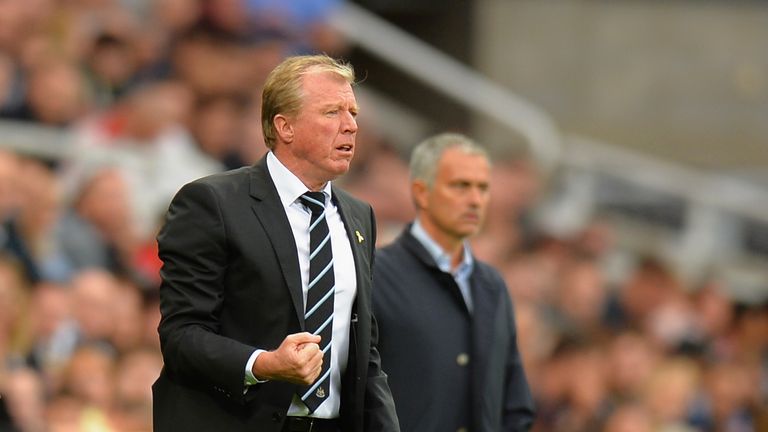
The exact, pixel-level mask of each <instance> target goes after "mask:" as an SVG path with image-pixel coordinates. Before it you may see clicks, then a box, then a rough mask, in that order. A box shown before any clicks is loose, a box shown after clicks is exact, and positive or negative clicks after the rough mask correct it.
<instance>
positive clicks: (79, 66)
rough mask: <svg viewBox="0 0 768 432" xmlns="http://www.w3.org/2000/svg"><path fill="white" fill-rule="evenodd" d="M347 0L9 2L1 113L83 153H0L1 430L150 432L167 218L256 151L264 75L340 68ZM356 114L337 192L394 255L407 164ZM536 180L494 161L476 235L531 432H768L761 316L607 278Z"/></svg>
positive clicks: (3, 24) (693, 288)
mask: <svg viewBox="0 0 768 432" xmlns="http://www.w3.org/2000/svg"><path fill="white" fill-rule="evenodd" d="M341 1H342V0H302V1H299V0H293V1H282V0H122V1H119V0H24V1H20V0H0V120H14V121H19V122H25V123H27V124H33V125H38V126H42V127H46V128H52V129H54V130H57V131H61V133H62V134H63V135H66V136H67V137H69V141H68V143H69V144H71V145H72V148H73V149H75V150H74V151H68V152H67V153H66V155H65V156H66V157H62V158H45V157H40V156H36V155H32V154H28V153H25V152H24V151H15V152H14V151H10V150H7V149H3V147H2V146H0V395H2V398H0V431H24V432H27V431H30V432H36V431H148V430H151V388H150V387H151V384H152V382H153V381H154V379H155V378H156V377H157V375H158V374H159V371H160V368H161V367H162V358H161V356H160V352H159V341H158V336H157V331H156V328H157V324H158V321H159V310H158V295H157V288H158V284H159V275H158V272H159V268H160V263H159V261H158V259H157V256H156V244H155V240H154V236H155V233H156V231H157V229H158V227H159V224H160V223H161V221H162V216H163V213H164V211H165V209H166V208H167V205H168V202H169V200H170V198H171V197H172V196H173V194H174V193H175V192H176V190H178V188H179V187H180V186H181V185H182V184H184V183H186V182H187V181H190V180H193V179H195V178H197V177H200V176H203V175H206V174H210V173H213V172H217V171H221V170H224V169H228V168H234V167H239V166H242V165H246V164H251V163H253V162H255V161H256V160H258V159H259V158H260V157H261V155H263V154H264V152H265V151H266V149H265V147H264V144H263V141H262V137H261V123H260V118H259V115H260V114H259V97H260V93H261V83H262V82H263V79H264V77H265V76H266V74H267V73H268V72H269V71H270V70H271V69H272V67H273V66H274V65H276V64H277V63H278V62H279V61H280V60H281V59H282V58H284V57H285V56H287V55H291V54H297V53H307V52H326V53H329V54H331V55H344V53H345V52H346V46H345V41H344V40H343V38H342V37H340V36H339V35H338V34H337V33H336V32H335V31H334V30H333V29H332V28H331V27H330V26H329V25H328V24H327V21H326V20H327V17H328V16H329V14H330V13H332V12H333V10H334V8H336V7H338V6H339V3H340V2H341ZM362 108H363V113H362V115H361V116H360V118H359V119H360V122H361V123H364V124H361V129H360V133H359V136H358V144H359V145H358V147H357V150H356V152H357V154H356V159H355V162H354V164H353V171H351V172H350V173H348V174H347V175H346V176H345V177H344V178H343V179H341V180H340V182H341V183H343V186H344V187H345V188H346V189H347V190H349V191H350V192H352V193H353V194H355V195H356V196H358V197H360V198H362V199H365V200H367V201H369V202H371V203H372V205H373V206H374V210H375V211H376V216H377V219H378V222H379V229H380V235H379V243H380V244H384V243H386V242H388V241H390V240H391V239H393V238H394V236H396V235H397V234H398V233H399V231H400V230H401V229H402V228H403V226H404V224H405V223H407V222H408V221H409V220H410V219H411V218H412V217H413V211H412V205H411V201H410V196H409V190H408V173H407V162H406V158H407V156H408V155H403V154H400V153H399V152H398V151H396V150H395V149H397V148H402V146H398V145H393V143H389V142H387V140H386V139H385V138H384V137H383V135H382V134H379V133H377V127H380V126H379V125H377V124H376V119H375V113H374V114H373V115H366V112H365V111H366V109H367V108H368V107H366V106H363V107H362ZM445 129H451V128H450V126H446V127H445ZM1 139H2V137H0V140H1ZM406 144H415V143H406ZM545 185H546V181H545V179H543V178H542V177H541V175H540V174H539V173H538V172H537V170H536V168H535V166H534V165H533V164H532V163H531V162H530V161H528V160H527V159H526V158H524V157H520V158H514V159H509V160H500V161H498V162H497V163H496V165H495V167H494V173H493V183H492V208H491V211H490V215H489V220H488V221H487V223H486V227H485V228H484V230H483V232H482V233H481V234H480V235H479V236H478V237H477V238H475V239H474V241H473V248H474V250H475V252H476V254H477V255H478V256H479V257H480V258H482V259H484V260H487V261H489V262H491V263H492V264H494V265H495V266H497V268H498V269H499V270H500V271H501V272H502V274H503V275H504V277H505V279H506V281H507V284H508V286H509V289H510V294H511V295H512V296H513V299H514V304H515V310H516V315H517V325H518V332H519V333H518V338H519V339H518V343H519V344H520V350H521V352H522V354H523V356H524V363H525V367H526V370H527V373H528V377H529V380H530V382H531V385H532V387H533V390H534V393H535V397H536V400H537V407H538V421H537V425H536V428H535V430H536V431H537V432H549V431H568V432H579V431H606V432H650V431H653V432H656V431H663V432H667V431H682V432H685V431H691V432H696V431H701V432H705V431H713V432H714V431H723V432H742V431H743V432H747V431H768V408H767V407H768V307H767V306H766V304H754V303H751V304H742V303H740V302H738V301H735V300H734V299H731V298H729V297H728V295H727V293H728V290H727V289H726V288H727V287H725V286H723V284H722V282H721V281H720V280H719V279H718V278H717V277H716V275H712V276H710V277H708V278H704V279H702V280H698V281H694V282H692V281H690V280H684V279H682V278H679V277H678V276H677V275H676V273H675V271H674V269H673V268H672V267H670V266H668V265H666V263H665V262H664V261H662V260H660V259H658V258H655V257H653V256H637V255H632V256H631V259H630V261H629V262H630V265H629V266H626V268H625V269H624V271H622V272H620V273H619V274H616V272H615V271H612V270H610V268H609V267H610V266H609V263H610V262H611V259H612V257H613V256H614V255H615V254H617V253H624V251H619V250H618V247H619V246H618V245H617V243H616V242H615V238H616V233H615V232H613V230H614V229H615V228H614V227H613V226H612V225H611V224H610V223H607V222H604V221H602V222H601V221H595V222H593V223H591V224H590V225H588V226H585V227H583V229H582V230H581V231H579V232H578V233H576V234H571V235H568V236H562V235H560V236H557V235H553V234H548V233H546V232H545V231H544V230H541V229H538V228H537V226H538V225H537V223H536V216H535V215H536V213H535V212H534V209H535V208H536V206H537V204H538V203H539V202H540V201H541V200H542V198H543V197H544V196H546V193H547V192H546V186H545ZM384 367H385V368H386V365H384Z"/></svg>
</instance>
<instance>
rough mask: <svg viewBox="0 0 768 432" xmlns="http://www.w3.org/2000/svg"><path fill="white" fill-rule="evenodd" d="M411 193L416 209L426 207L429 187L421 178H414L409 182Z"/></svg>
mask: <svg viewBox="0 0 768 432" xmlns="http://www.w3.org/2000/svg"><path fill="white" fill-rule="evenodd" d="M411 195H412V196H413V202H414V203H415V204H416V208H417V209H426V208H427V207H428V203H429V187H428V186H427V184H426V183H424V181H423V180H414V181H413V182H412V183H411Z"/></svg>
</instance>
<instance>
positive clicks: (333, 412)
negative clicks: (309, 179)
mask: <svg viewBox="0 0 768 432" xmlns="http://www.w3.org/2000/svg"><path fill="white" fill-rule="evenodd" d="M267 169H268V171H269V175H270V176H271V177H272V181H273V182H274V183H275V187H276V188H277V193H278V195H279V196H280V201H281V202H282V204H283V208H284V209H285V213H286V215H287V216H288V221H289V222H290V224H291V230H292V231H293V238H294V239H295V241H296V250H297V252H298V260H299V269H300V270H301V286H302V291H303V293H304V305H305V307H306V303H307V291H308V288H307V285H308V284H309V221H310V218H311V212H310V211H309V209H307V208H306V207H305V206H304V204H302V203H301V201H300V200H299V197H301V195H303V194H304V193H305V192H307V191H308V189H307V187H306V186H305V185H304V184H303V183H302V182H301V180H299V178H298V177H296V176H295V175H294V174H293V173H292V172H291V171H289V170H288V168H286V167H285V165H283V164H282V163H281V162H280V160H278V159H277V157H276V156H275V155H274V154H273V153H272V152H269V153H268V154H267ZM322 192H323V193H324V194H325V195H326V203H325V213H326V220H327V222H328V229H329V230H330V233H331V248H332V250H333V261H334V265H333V273H334V277H335V280H336V286H335V288H334V289H335V294H334V302H333V340H332V345H331V385H330V394H329V396H328V399H327V400H326V401H325V402H323V404H322V405H320V406H319V407H318V408H317V409H316V410H315V412H314V413H312V414H311V417H319V418H336V417H338V416H339V407H340V405H341V398H340V390H341V374H342V373H343V371H344V370H345V369H346V367H347V357H348V355H349V326H350V317H351V315H352V304H353V302H354V300H355V295H356V294H357V272H356V269H355V261H354V257H353V256H352V246H351V245H350V243H349V238H348V237H347V232H346V230H345V228H344V222H342V220H341V215H340V214H339V210H338V208H337V207H336V204H335V203H334V202H333V200H331V199H328V198H330V197H331V183H330V182H328V183H327V184H326V185H325V188H324V189H323V191H322ZM321 346H322V342H321ZM262 352H263V350H256V351H255V352H254V353H253V354H252V355H251V357H250V359H249V360H248V363H247V364H246V367H245V376H246V383H248V384H253V383H256V382H258V381H257V380H256V378H255V377H254V376H253V373H252V367H253V363H254V362H255V361H256V358H257V357H258V355H259V354H261V353H262ZM308 413H309V409H308V408H307V407H306V406H305V405H304V403H303V402H302V401H301V399H299V397H298V396H294V398H293V402H292V403H291V407H290V408H289V409H288V415H289V416H307V415H308Z"/></svg>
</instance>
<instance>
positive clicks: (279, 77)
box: [261, 54, 355, 149]
mask: <svg viewBox="0 0 768 432" xmlns="http://www.w3.org/2000/svg"><path fill="white" fill-rule="evenodd" d="M310 72H311V73H317V72H331V73H335V74H337V75H339V76H340V77H342V78H344V79H345V80H347V82H349V83H350V84H354V82H355V71H354V69H353V68H352V65H350V64H349V63H343V62H341V61H338V60H335V59H333V58H331V57H329V56H327V55H323V54H320V55H305V56H294V57H288V58H286V59H285V60H283V62H282V63H280V64H279V65H277V67H276V68H275V69H273V70H272V72H270V73H269V75H268V76H267V80H266V82H265V83H264V90H263V91H262V94H261V128H262V130H263V132H264V143H265V144H266V146H267V148H270V149H271V148H273V147H274V146H275V135H276V134H275V125H274V123H273V120H274V118H275V116H276V115H278V114H284V115H294V114H296V113H298V112H299V109H301V102H302V97H303V95H302V93H301V84H302V78H303V76H304V75H305V74H307V73H310Z"/></svg>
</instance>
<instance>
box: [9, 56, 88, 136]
mask: <svg viewBox="0 0 768 432" xmlns="http://www.w3.org/2000/svg"><path fill="white" fill-rule="evenodd" d="M26 77H27V79H26V86H25V94H24V101H23V102H22V104H21V105H20V106H19V107H18V108H17V109H16V110H14V111H9V112H7V113H6V115H5V117H8V118H12V119H16V120H25V121H34V122H38V123H41V124H43V125H47V126H68V125H71V124H72V123H74V122H75V121H77V120H79V119H80V118H81V117H82V116H83V115H84V114H85V113H86V112H87V109H88V108H89V104H90V100H89V96H88V94H87V91H86V88H85V84H84V80H83V76H82V74H81V73H80V70H79V69H78V66H77V65H76V64H75V63H74V62H72V61H70V60H68V59H66V58H61V57H55V56H54V57H46V58H45V59H44V60H40V61H39V62H37V63H35V64H34V65H32V66H31V67H30V69H29V70H28V71H27V72H26Z"/></svg>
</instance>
